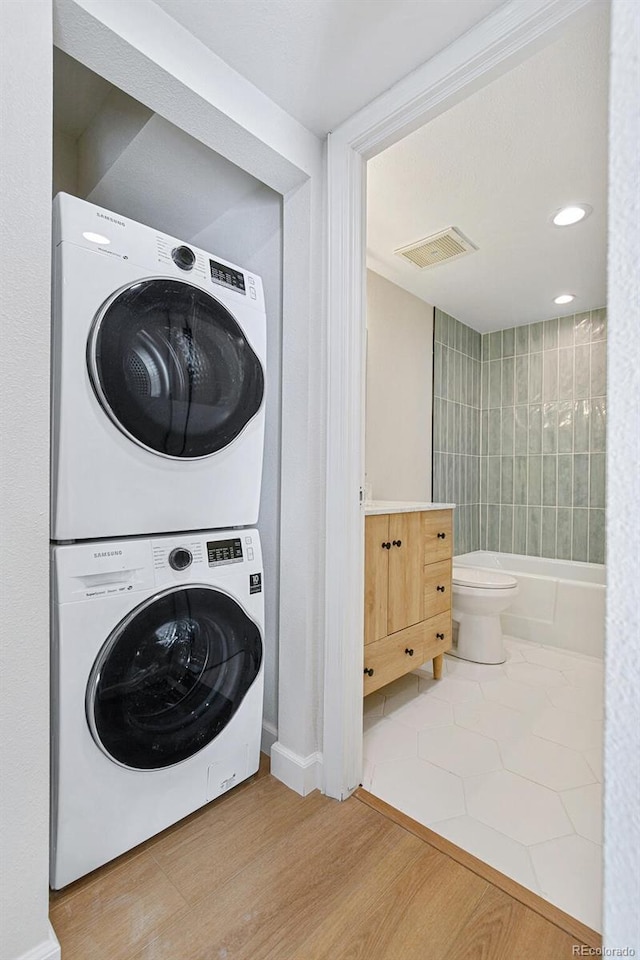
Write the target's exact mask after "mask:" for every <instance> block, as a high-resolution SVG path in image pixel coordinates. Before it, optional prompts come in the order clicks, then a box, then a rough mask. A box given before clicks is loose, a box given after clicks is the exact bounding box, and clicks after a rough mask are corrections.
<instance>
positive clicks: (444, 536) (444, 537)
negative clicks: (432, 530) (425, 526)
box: [438, 533, 447, 540]
mask: <svg viewBox="0 0 640 960" xmlns="http://www.w3.org/2000/svg"><path fill="white" fill-rule="evenodd" d="M446 537H447V535H446V533H439V534H438V540H446Z"/></svg>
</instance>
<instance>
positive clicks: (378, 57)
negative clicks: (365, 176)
mask: <svg viewBox="0 0 640 960" xmlns="http://www.w3.org/2000/svg"><path fill="white" fill-rule="evenodd" d="M155 2H156V3H157V5H158V6H159V7H161V8H162V9H163V10H165V11H166V13H168V14H169V15H170V16H171V17H173V18H174V19H175V20H177V21H178V23H180V24H182V26H184V27H186V29H187V30H189V32H190V33H192V34H194V36H196V37H198V39H199V40H201V41H202V43H204V44H205V46H207V47H209V49H210V50H212V51H213V52H214V53H216V54H217V55H218V56H219V57H221V58H222V59H223V60H224V61H225V62H226V63H228V64H229V66H231V67H233V68H234V69H235V70H237V71H238V73H241V74H242V75H243V76H244V77H246V78H247V79H248V80H250V81H251V83H253V84H255V86H256V87H258V88H259V89H260V90H262V92H263V93H265V94H266V95H267V96H268V97H270V98H271V99H272V100H273V101H275V103H277V104H278V105H279V106H280V107H282V108H283V109H284V110H286V111H287V113H289V114H291V116H293V117H295V118H296V119H297V120H299V121H300V123H302V124H304V126H306V127H308V128H309V129H310V130H312V131H313V132H314V133H316V134H318V135H319V136H325V135H326V134H327V133H328V132H329V131H330V130H334V129H335V128H336V127H337V126H338V125H339V124H340V123H342V121H343V120H346V119H347V118H348V117H350V116H351V115H352V114H353V113H355V112H356V111H357V110H359V109H360V108H361V107H364V106H365V105H366V104H368V103H369V102H370V101H371V100H373V99H374V98H375V97H377V96H378V95H379V94H381V93H383V92H384V91H385V90H386V89H387V88H388V87H390V86H392V85H393V84H394V83H396V82H397V81H398V80H401V79H402V78H403V77H405V76H406V75H407V74H408V73H410V72H411V71H412V70H414V69H415V68H416V67H418V66H420V65H421V64H422V63H424V62H425V61H426V60H428V59H429V58H430V57H432V56H433V55H434V54H436V53H438V51H440V50H442V49H444V47H446V46H448V45H449V44H450V43H451V42H452V41H453V40H455V39H456V38H457V37H458V36H460V35H461V34H462V33H466V31H467V30H470V29H471V28H472V27H473V26H475V24H477V23H479V22H480V20H483V19H484V18H485V17H486V16H488V15H489V14H490V13H491V12H492V11H493V10H495V9H496V8H497V7H500V6H502V5H503V3H504V2H505V0H456V2H455V3H452V2H451V0H268V2H265V0H155Z"/></svg>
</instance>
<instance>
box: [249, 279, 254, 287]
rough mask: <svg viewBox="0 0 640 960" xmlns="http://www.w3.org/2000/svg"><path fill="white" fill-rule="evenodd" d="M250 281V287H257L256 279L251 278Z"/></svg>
mask: <svg viewBox="0 0 640 960" xmlns="http://www.w3.org/2000/svg"><path fill="white" fill-rule="evenodd" d="M248 280H249V286H250V287H255V285H256V280H255V277H249V278H248Z"/></svg>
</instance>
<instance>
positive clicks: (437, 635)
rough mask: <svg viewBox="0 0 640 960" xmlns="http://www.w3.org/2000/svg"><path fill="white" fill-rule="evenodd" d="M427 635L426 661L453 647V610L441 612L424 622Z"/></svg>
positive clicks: (425, 636) (425, 645) (425, 639)
mask: <svg viewBox="0 0 640 960" xmlns="http://www.w3.org/2000/svg"><path fill="white" fill-rule="evenodd" d="M424 628H425V635H424V646H423V648H422V650H423V656H424V661H423V662H426V661H427V660H431V659H432V658H433V657H437V656H438V654H440V653H444V652H445V650H450V649H451V642H452V639H453V634H452V633H451V611H450V610H447V612H446V613H441V614H439V615H438V616H437V617H431V619H430V620H427V621H426V622H425V623H424Z"/></svg>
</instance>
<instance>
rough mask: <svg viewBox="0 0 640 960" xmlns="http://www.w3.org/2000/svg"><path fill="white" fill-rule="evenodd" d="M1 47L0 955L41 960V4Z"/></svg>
mask: <svg viewBox="0 0 640 960" xmlns="http://www.w3.org/2000/svg"><path fill="white" fill-rule="evenodd" d="M0 38H1V44H2V55H1V61H2V68H1V70H2V96H1V98H0V99H1V110H2V114H1V118H0V129H1V130H2V137H1V138H0V151H1V163H0V169H1V179H0V199H1V203H2V214H1V216H0V238H1V249H2V251H3V260H2V272H1V293H0V303H1V305H2V314H3V316H2V327H1V330H2V347H1V349H0V364H1V367H0V390H1V404H0V406H1V409H2V441H1V446H0V450H1V467H0V496H1V501H2V505H1V532H0V566H1V575H2V597H1V614H0V622H1V623H2V641H1V642H0V656H1V658H2V661H1V665H0V684H1V692H0V711H1V716H2V737H1V738H0V751H1V757H0V769H1V770H2V788H1V789H2V819H1V829H0V840H1V843H2V850H1V853H0V863H1V864H2V867H1V870H0V877H1V880H0V919H1V921H2V933H1V934H0V953H1V955H2V957H3V958H5V957H6V958H7V960H11V958H14V957H19V956H21V955H22V954H24V953H26V952H27V951H28V950H30V949H32V948H37V947H38V946H39V945H41V948H42V949H41V952H39V953H38V958H39V960H49V958H53V957H54V956H56V955H57V949H56V945H55V941H54V940H53V939H51V940H50V934H49V930H50V928H49V924H48V920H47V916H48V889H47V877H48V860H49V856H48V848H49V787H48V785H49V697H48V690H49V562H48V561H49V548H48V540H49V479H48V477H49V455H48V454H49V374H48V370H49V316H50V307H49V303H50V293H49V287H50V279H49V278H50V246H51V239H50V216H49V211H50V209H51V160H52V142H51V141H52V132H51V109H52V83H51V70H52V66H51V60H52V45H51V44H52V39H51V7H50V3H49V2H47V0H41V2H40V3H24V2H21V0H9V2H6V0H5V2H3V3H0Z"/></svg>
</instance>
